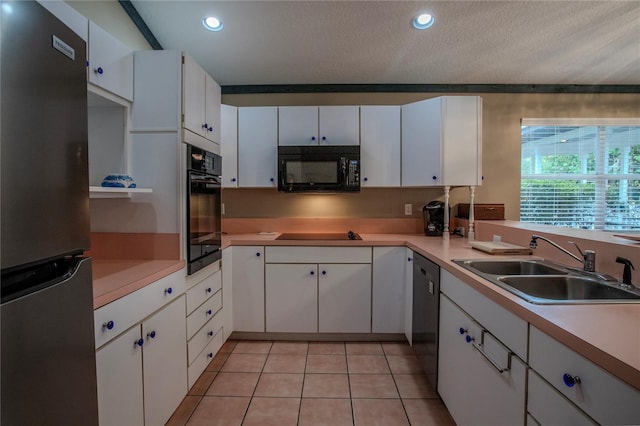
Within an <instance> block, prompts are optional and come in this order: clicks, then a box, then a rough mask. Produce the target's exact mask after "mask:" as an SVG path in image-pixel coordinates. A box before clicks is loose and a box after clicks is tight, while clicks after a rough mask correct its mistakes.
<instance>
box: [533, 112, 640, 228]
mask: <svg viewBox="0 0 640 426" xmlns="http://www.w3.org/2000/svg"><path fill="white" fill-rule="evenodd" d="M521 137H522V139H521V142H522V155H521V185H520V188H521V192H520V220H521V221H523V222H532V223H541V224H548V225H556V226H566V227H572V228H584V229H599V230H612V231H629V230H640V120H638V119H623V120H597V119H593V120H592V119H587V120H585V119H573V120H571V119H566V120H564V119H563V120H558V119H549V120H545V119H523V120H522V129H521Z"/></svg>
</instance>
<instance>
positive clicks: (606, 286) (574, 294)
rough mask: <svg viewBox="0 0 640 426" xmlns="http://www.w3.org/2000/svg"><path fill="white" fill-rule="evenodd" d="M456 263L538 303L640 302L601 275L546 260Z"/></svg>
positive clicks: (631, 290) (633, 290)
mask: <svg viewBox="0 0 640 426" xmlns="http://www.w3.org/2000/svg"><path fill="white" fill-rule="evenodd" d="M453 262H454V263H456V264H458V265H460V266H462V267H463V268H465V269H467V270H469V271H471V272H473V273H475V274H476V275H479V276H481V277H483V278H485V279H487V280H489V281H491V282H492V283H493V284H496V285H497V286H499V287H501V288H503V289H505V290H507V291H510V292H511V293H513V294H515V295H516V296H519V297H521V298H523V299H524V300H526V301H528V302H530V303H535V304H541V305H546V304H590V303H640V291H639V290H638V289H636V288H633V287H628V286H625V285H624V284H622V283H620V282H617V281H611V280H610V279H607V278H605V277H601V276H599V275H598V274H590V273H587V272H582V271H578V270H574V269H571V268H569V267H565V266H562V265H559V264H556V263H553V262H550V261H547V260H542V259H541V260H536V259H500V260H454V261H453Z"/></svg>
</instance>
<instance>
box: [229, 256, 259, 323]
mask: <svg viewBox="0 0 640 426" xmlns="http://www.w3.org/2000/svg"><path fill="white" fill-rule="evenodd" d="M264 251H265V250H264V247H262V246H236V247H233V252H232V263H233V266H232V272H231V273H232V275H233V328H234V331H240V332H242V331H248V332H264V330H265V328H264Z"/></svg>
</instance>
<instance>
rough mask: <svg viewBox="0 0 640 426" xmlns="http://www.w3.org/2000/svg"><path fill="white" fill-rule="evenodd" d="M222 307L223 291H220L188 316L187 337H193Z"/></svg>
mask: <svg viewBox="0 0 640 426" xmlns="http://www.w3.org/2000/svg"><path fill="white" fill-rule="evenodd" d="M220 308H222V291H218V292H217V293H216V294H214V295H213V297H211V298H210V299H209V300H207V301H206V302H205V303H203V304H202V305H200V307H198V308H197V309H196V310H195V311H193V313H192V314H191V315H189V316H188V317H187V339H191V337H192V336H193V335H194V334H195V332H196V331H198V330H200V328H201V327H202V326H203V325H204V324H205V323H206V322H207V321H209V320H210V319H211V318H213V316H214V315H215V314H216V313H217V312H218V311H219V310H220Z"/></svg>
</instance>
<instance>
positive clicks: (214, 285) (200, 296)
mask: <svg viewBox="0 0 640 426" xmlns="http://www.w3.org/2000/svg"><path fill="white" fill-rule="evenodd" d="M221 288H222V272H220V271H218V272H216V273H215V274H213V275H210V276H208V277H207V278H205V279H204V280H202V281H200V282H199V283H198V284H196V285H195V286H193V287H191V288H190V289H189V290H187V315H189V314H190V313H191V312H193V311H194V310H195V309H196V308H197V307H198V306H200V305H202V304H203V303H204V302H205V300H207V299H208V298H210V297H211V296H213V295H214V294H215V293H216V292H217V291H218V290H220V289H221Z"/></svg>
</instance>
